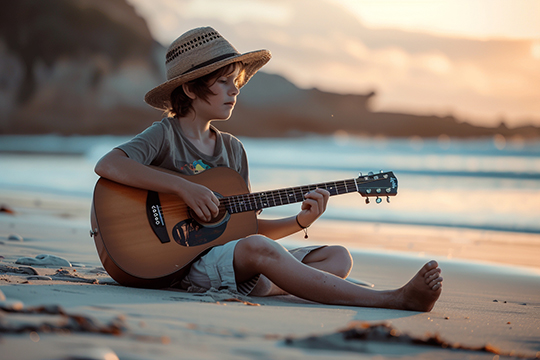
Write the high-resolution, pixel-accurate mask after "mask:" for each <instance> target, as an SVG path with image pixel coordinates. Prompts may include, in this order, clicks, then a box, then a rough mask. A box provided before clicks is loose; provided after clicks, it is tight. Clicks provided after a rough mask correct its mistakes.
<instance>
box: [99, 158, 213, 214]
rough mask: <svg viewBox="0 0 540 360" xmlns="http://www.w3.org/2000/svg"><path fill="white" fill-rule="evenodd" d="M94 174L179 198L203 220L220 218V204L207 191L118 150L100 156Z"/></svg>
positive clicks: (208, 190)
mask: <svg viewBox="0 0 540 360" xmlns="http://www.w3.org/2000/svg"><path fill="white" fill-rule="evenodd" d="M95 172H96V174H98V175H99V176H102V177H104V178H107V179H109V180H113V181H116V182H118V183H121V184H124V185H129V186H133V187H137V188H140V189H146V190H152V191H157V192H162V193H169V194H175V195H178V196H179V197H180V198H181V199H182V200H184V202H185V203H186V204H187V205H188V206H189V207H190V208H191V209H192V210H193V211H195V213H196V214H197V216H199V217H200V218H201V219H203V220H206V221H210V220H211V219H212V217H214V216H217V215H218V214H219V208H218V205H219V200H218V199H217V197H216V196H215V195H214V193H213V192H212V191H211V190H210V189H208V188H207V187H205V186H202V185H199V184H195V183H193V182H191V181H188V180H186V179H184V178H182V177H179V176H174V175H172V174H168V173H166V172H163V171H159V170H155V169H153V168H151V167H149V166H145V165H142V164H141V163H138V162H137V161H135V160H133V159H130V158H129V157H128V156H127V155H126V154H125V153H124V152H123V151H122V150H120V149H113V150H111V151H110V152H109V153H107V154H106V155H105V156H103V157H102V158H101V159H100V160H99V161H98V163H97V164H96V167H95Z"/></svg>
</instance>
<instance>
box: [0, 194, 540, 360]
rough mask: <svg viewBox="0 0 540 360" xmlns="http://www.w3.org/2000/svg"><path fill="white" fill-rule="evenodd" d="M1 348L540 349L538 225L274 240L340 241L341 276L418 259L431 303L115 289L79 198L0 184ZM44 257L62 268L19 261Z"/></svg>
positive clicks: (235, 352) (355, 229) (403, 354)
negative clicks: (414, 306)
mask: <svg viewBox="0 0 540 360" xmlns="http://www.w3.org/2000/svg"><path fill="white" fill-rule="evenodd" d="M0 205H3V206H4V211H2V212H1V213H0V249H1V250H0V255H1V256H0V300H1V301H0V307H1V309H2V311H0V353H1V354H2V355H1V358H2V359H6V360H8V359H107V360H110V359H303V358H323V359H326V358H332V359H349V358H350V359H358V358H369V359H372V358H377V359H386V358H400V359H432V358H441V359H456V358H465V359H506V358H540V266H539V265H538V259H539V258H540V236H539V235H536V234H523V233H509V232H508V233H506V232H505V233H503V232H493V231H480V230H463V229H455V228H435V227H433V228H429V227H417V226H406V225H384V224H362V223H352V222H336V221H327V220H324V219H323V220H321V221H319V222H318V223H317V224H316V225H315V226H313V227H312V228H310V229H309V239H308V240H304V239H303V237H302V236H301V235H303V234H298V235H297V236H293V237H291V238H288V239H285V240H284V241H283V243H284V244H285V245H287V246H294V245H295V244H297V243H303V244H305V243H315V244H317V243H339V244H342V245H345V246H347V247H348V248H350V249H351V251H352V252H353V256H354V262H355V265H354V268H353V272H352V274H351V277H352V278H353V279H357V280H361V281H364V282H367V283H372V284H374V288H375V289H378V290H383V289H390V288H395V287H398V286H401V285H403V284H404V283H405V282H406V281H408V279H409V278H410V277H411V276H412V275H414V274H415V273H416V271H417V270H418V269H419V268H420V267H421V266H422V264H424V263H425V262H427V261H429V260H430V259H432V258H433V259H436V260H437V261H439V264H440V267H441V268H442V270H443V277H444V279H445V280H444V286H443V293H442V296H441V298H440V300H439V301H438V302H437V304H436V305H435V307H434V309H433V311H432V312H430V313H419V312H411V311H399V310H387V309H373V308H353V307H337V306H326V305H321V304H316V303H312V302H308V301H304V300H301V299H298V298H296V297H293V296H279V297H272V298H257V297H245V298H240V297H238V296H234V295H232V294H229V293H224V292H213V291H209V292H207V293H204V294H193V293H187V292H182V291H176V290H148V289H134V288H126V287H122V286H118V285H117V284H116V283H115V282H114V281H113V280H112V279H111V278H110V277H109V276H108V275H107V273H106V272H105V271H104V270H103V268H102V267H101V263H100V262H99V258H98V256H97V253H96V250H95V247H94V243H93V240H92V239H91V238H90V237H89V205H90V204H89V202H88V200H87V199H82V198H69V197H58V196H54V197H53V196H50V195H44V194H40V193H27V192H13V191H12V192H7V191H4V192H0ZM40 254H49V255H55V256H58V257H60V258H61V259H65V260H67V261H69V263H70V265H71V266H66V265H48V266H45V265H40V264H34V265H27V264H26V265H25V264H17V261H18V259H21V258H36V256H38V255H40Z"/></svg>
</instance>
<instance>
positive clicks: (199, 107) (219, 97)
mask: <svg viewBox="0 0 540 360" xmlns="http://www.w3.org/2000/svg"><path fill="white" fill-rule="evenodd" d="M239 72H240V70H239V69H236V70H234V71H233V72H231V73H230V74H226V75H224V76H220V77H218V78H217V79H215V81H214V83H213V84H212V82H210V83H211V85H210V87H209V90H210V91H211V92H212V94H210V95H209V96H208V99H207V100H206V101H205V100H203V99H200V98H196V99H194V100H193V108H194V109H195V113H196V114H197V115H198V116H199V117H203V118H204V119H206V120H227V119H229V118H230V117H231V114H232V111H233V109H234V105H235V104H236V97H237V96H238V94H239V93H240V90H238V87H237V86H236V78H237V77H238V75H239Z"/></svg>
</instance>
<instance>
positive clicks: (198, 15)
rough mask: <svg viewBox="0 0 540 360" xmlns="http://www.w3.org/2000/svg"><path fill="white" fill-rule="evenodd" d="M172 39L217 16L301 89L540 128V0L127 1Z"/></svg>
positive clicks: (220, 25)
mask: <svg viewBox="0 0 540 360" xmlns="http://www.w3.org/2000/svg"><path fill="white" fill-rule="evenodd" d="M129 2H130V3H132V4H133V5H134V6H135V8H136V10H137V11H138V13H139V14H140V15H141V16H143V17H144V18H145V19H146V20H147V22H148V24H149V27H150V30H151V32H152V33H153V35H154V37H155V38H156V39H157V40H158V41H160V42H161V43H162V44H164V45H165V46H168V45H169V44H170V42H172V41H173V40H174V39H175V38H176V37H177V36H179V35H180V34H181V33H183V32H185V31H187V30H189V29H191V28H193V27H197V26H206V25H210V26H213V27H214V28H216V29H217V30H218V31H219V32H220V33H221V34H222V35H224V36H225V38H227V39H228V40H229V41H231V42H232V43H233V44H234V45H235V46H236V47H237V48H238V50H240V51H241V52H245V51H250V50H255V49H260V48H266V49H269V50H271V51H272V54H273V59H272V60H271V61H270V63H269V64H268V65H266V66H265V68H263V70H264V71H266V72H269V73H274V74H279V75H282V76H285V77H286V78H287V79H289V80H290V81H292V82H293V83H295V84H296V85H297V86H299V87H302V88H312V87H317V88H319V89H321V90H324V91H331V92H337V93H353V94H363V93H367V92H370V91H372V90H373V91H375V92H376V94H377V95H376V97H375V98H374V99H373V101H372V103H371V106H372V109H373V110H374V111H399V112H409V113H416V114H428V115H440V116H446V115H453V116H455V117H457V118H458V119H459V120H462V121H468V122H471V123H474V124H477V125H485V126H494V125H495V126H496V125H498V124H499V123H500V122H501V121H504V122H505V124H507V125H508V126H519V125H526V124H535V125H539V126H540V86H539V84H540V21H538V19H540V0H228V1H223V0H155V1H152V2H148V1H146V0H129Z"/></svg>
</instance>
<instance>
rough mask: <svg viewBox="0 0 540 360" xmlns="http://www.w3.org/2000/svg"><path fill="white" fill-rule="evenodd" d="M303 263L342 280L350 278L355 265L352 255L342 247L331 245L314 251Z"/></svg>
mask: <svg viewBox="0 0 540 360" xmlns="http://www.w3.org/2000/svg"><path fill="white" fill-rule="evenodd" d="M302 262H303V263H304V264H306V265H309V266H311V267H314V268H315V269H319V270H322V271H326V272H329V273H331V274H334V275H336V276H339V277H340V278H342V279H345V278H347V276H349V274H350V272H351V269H352V265H353V261H352V257H351V253H350V252H349V250H347V249H346V248H344V247H343V246H340V245H330V246H325V247H321V248H319V249H315V250H312V251H311V252H310V253H309V254H307V255H306V257H304V259H303V260H302Z"/></svg>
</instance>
